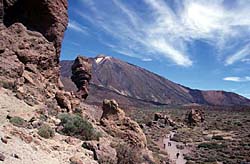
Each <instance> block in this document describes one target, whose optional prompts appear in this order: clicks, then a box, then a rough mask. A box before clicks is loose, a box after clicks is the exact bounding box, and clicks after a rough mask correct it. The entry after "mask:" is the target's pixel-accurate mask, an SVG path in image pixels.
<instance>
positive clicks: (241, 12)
mask: <svg viewBox="0 0 250 164" xmlns="http://www.w3.org/2000/svg"><path fill="white" fill-rule="evenodd" d="M249 11H250V0H237V1H236V0H224V1H223V0H69V24H68V29H67V31H66V33H65V37H64V41H63V46H62V52H61V59H62V60H65V59H74V58H75V57H76V56H77V55H79V54H81V55H84V56H90V57H94V56H96V55H98V54H105V55H108V56H113V57H116V58H119V59H122V60H124V61H127V62H130V63H133V64H135V65H138V66H141V67H143V68H146V69H148V70H150V71H152V72H154V73H157V74H159V75H162V76H164V77H166V78H167V79H169V80H172V81H174V82H176V83H179V84H182V85H185V86H188V87H190V88H197V89H203V90H225V91H232V92H236V93H238V94H241V95H243V96H246V97H249V98H250V67H249V66H250V13H249Z"/></svg>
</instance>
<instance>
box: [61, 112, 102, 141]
mask: <svg viewBox="0 0 250 164" xmlns="http://www.w3.org/2000/svg"><path fill="white" fill-rule="evenodd" d="M58 118H59V119H60V120H61V125H62V126H63V129H62V133H64V134H66V135H69V136H75V137H77V138H79V139H82V140H99V138H100V137H101V134H100V133H99V132H96V131H95V129H94V128H93V126H92V124H91V123H89V122H88V121H87V120H85V119H84V118H82V117H81V116H79V115H73V114H72V115H71V114H66V113H63V114H60V115H59V116H58Z"/></svg>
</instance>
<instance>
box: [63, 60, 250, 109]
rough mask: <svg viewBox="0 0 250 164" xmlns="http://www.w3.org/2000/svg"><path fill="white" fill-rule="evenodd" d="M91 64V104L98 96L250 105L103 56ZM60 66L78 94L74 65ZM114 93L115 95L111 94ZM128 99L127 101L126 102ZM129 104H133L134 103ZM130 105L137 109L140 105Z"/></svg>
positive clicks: (228, 94)
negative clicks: (73, 82)
mask: <svg viewBox="0 0 250 164" xmlns="http://www.w3.org/2000/svg"><path fill="white" fill-rule="evenodd" d="M90 60H91V62H92V76H93V77H92V80H91V87H90V92H92V94H90V95H92V97H91V98H90V100H89V101H90V102H92V103H93V102H95V99H96V100H97V98H94V97H95V96H96V97H98V98H99V99H103V98H105V96H108V98H115V97H116V96H117V95H120V96H119V97H121V96H125V97H126V98H127V99H131V98H132V99H133V101H136V100H138V101H143V102H144V103H146V104H148V103H149V104H158V105H186V104H200V105H217V106H234V105H242V106H244V105H246V106H249V105H250V100H249V99H247V98H245V97H243V96H241V95H238V94H236V93H233V92H226V91H222V90H219V91H218V90H208V91H203V90H198V89H191V88H189V87H186V86H183V85H181V84H177V83H175V82H172V81H170V80H168V79H166V78H164V77H162V76H160V75H157V74H156V73H153V72H150V71H149V70H146V69H144V68H141V67H139V66H136V65H134V64H131V63H128V62H124V61H122V60H119V59H116V58H113V57H109V56H104V55H99V56H97V57H95V58H90ZM60 64H61V79H62V82H63V83H64V85H65V88H66V90H74V86H72V85H71V84H70V77H71V69H70V67H71V64H72V62H71V61H70V60H64V61H61V62H60ZM69 85H70V86H69ZM97 86H98V87H97ZM100 87H103V88H105V89H107V90H106V93H105V92H101V90H100ZM111 91H112V92H115V93H111ZM95 93H98V94H99V95H97V94H95ZM126 98H124V101H125V99H126ZM126 101H130V102H131V100H126ZM122 102H123V101H122ZM138 103H139V102H138ZM124 104H126V103H124ZM128 104H129V105H132V106H134V105H135V106H136V102H132V103H128Z"/></svg>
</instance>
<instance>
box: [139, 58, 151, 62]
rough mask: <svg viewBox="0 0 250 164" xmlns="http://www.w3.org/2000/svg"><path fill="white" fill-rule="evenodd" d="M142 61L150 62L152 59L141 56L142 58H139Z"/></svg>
mask: <svg viewBox="0 0 250 164" xmlns="http://www.w3.org/2000/svg"><path fill="white" fill-rule="evenodd" d="M141 60H142V61H145V62H150V61H152V59H150V58H143V59H141Z"/></svg>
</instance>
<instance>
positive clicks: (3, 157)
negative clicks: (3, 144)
mask: <svg viewBox="0 0 250 164" xmlns="http://www.w3.org/2000/svg"><path fill="white" fill-rule="evenodd" d="M4 160H5V156H4V155H3V154H2V153H0V161H4Z"/></svg>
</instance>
